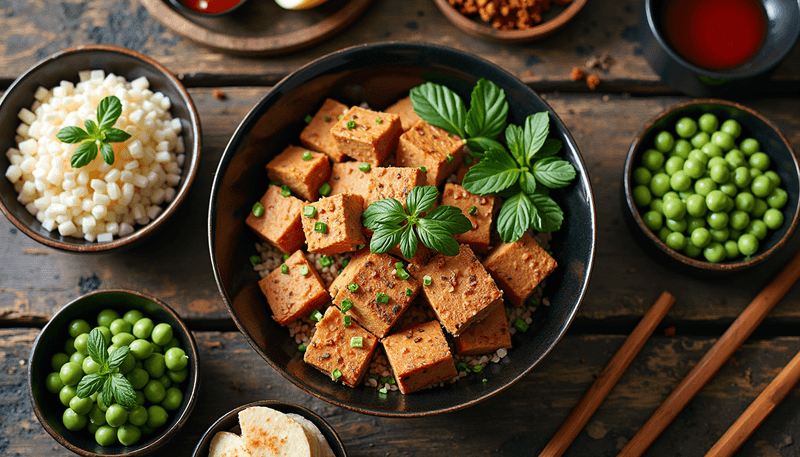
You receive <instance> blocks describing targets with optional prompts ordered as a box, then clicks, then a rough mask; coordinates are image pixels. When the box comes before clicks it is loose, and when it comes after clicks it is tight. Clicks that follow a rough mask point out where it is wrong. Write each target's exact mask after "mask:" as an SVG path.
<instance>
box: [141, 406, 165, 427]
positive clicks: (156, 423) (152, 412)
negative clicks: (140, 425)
mask: <svg viewBox="0 0 800 457" xmlns="http://www.w3.org/2000/svg"><path fill="white" fill-rule="evenodd" d="M166 423H167V411H166V410H165V409H164V408H163V407H161V406H159V405H153V406H150V407H149V408H147V424H146V425H147V426H148V427H150V428H152V429H157V428H158V427H161V426H162V425H164V424H166Z"/></svg>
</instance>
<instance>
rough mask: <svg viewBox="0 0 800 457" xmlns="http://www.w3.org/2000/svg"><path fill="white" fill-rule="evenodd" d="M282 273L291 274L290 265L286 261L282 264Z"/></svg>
mask: <svg viewBox="0 0 800 457" xmlns="http://www.w3.org/2000/svg"><path fill="white" fill-rule="evenodd" d="M281 273H283V274H285V275H288V274H289V265H286V264H285V263H284V264H283V265H281Z"/></svg>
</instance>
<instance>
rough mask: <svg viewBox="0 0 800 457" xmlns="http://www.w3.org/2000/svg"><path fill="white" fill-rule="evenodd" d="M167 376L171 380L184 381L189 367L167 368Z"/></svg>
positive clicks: (175, 381)
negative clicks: (179, 368)
mask: <svg viewBox="0 0 800 457" xmlns="http://www.w3.org/2000/svg"><path fill="white" fill-rule="evenodd" d="M167 376H169V379H170V380H171V381H172V382H174V383H176V384H178V383H181V382H183V381H185V380H186V378H187V377H188V376H189V369H188V368H183V369H181V370H167Z"/></svg>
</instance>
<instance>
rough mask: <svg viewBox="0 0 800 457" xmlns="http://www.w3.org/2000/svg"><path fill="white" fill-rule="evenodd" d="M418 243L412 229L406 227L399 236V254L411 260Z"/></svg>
mask: <svg viewBox="0 0 800 457" xmlns="http://www.w3.org/2000/svg"><path fill="white" fill-rule="evenodd" d="M418 243H419V240H418V239H417V235H416V234H414V228H413V227H408V228H407V229H406V230H405V231H403V233H402V235H400V252H402V253H403V256H404V257H405V258H406V259H411V258H412V257H414V254H416V253H417V244H418Z"/></svg>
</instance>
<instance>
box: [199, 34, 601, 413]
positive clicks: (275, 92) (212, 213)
mask: <svg viewBox="0 0 800 457" xmlns="http://www.w3.org/2000/svg"><path fill="white" fill-rule="evenodd" d="M398 49H400V50H404V51H422V52H424V51H426V50H427V51H430V50H431V49H433V50H436V51H439V52H447V53H451V54H453V55H456V56H458V57H459V58H461V59H462V60H466V61H472V62H480V63H481V64H482V65H488V66H491V67H492V68H493V69H495V70H496V71H498V72H499V73H502V74H504V75H505V76H506V77H507V78H511V79H513V80H514V81H517V82H519V84H520V85H521V86H524V87H525V88H527V90H529V91H530V92H531V93H532V94H533V95H534V96H536V97H537V98H538V99H539V100H540V101H541V102H542V103H543V104H544V105H545V106H546V107H547V108H549V114H550V115H552V116H555V117H556V118H557V119H558V121H559V122H560V123H561V124H562V125H563V121H561V119H560V118H559V117H558V115H557V114H556V113H555V111H554V110H553V109H552V107H550V105H549V104H548V103H547V102H546V101H545V100H544V99H542V98H541V97H540V96H539V95H538V94H537V93H536V92H535V91H534V90H533V89H531V88H530V87H528V86H527V85H526V84H525V83H523V82H522V81H521V80H519V78H517V77H516V76H514V75H513V74H511V73H510V72H508V71H507V70H505V69H503V68H502V67H500V66H499V65H497V64H494V63H492V62H490V61H488V60H486V59H483V58H481V57H478V56H475V55H474V54H470V53H468V52H465V51H461V50H459V49H455V48H451V47H447V46H442V45H436V44H430V43H415V42H402V41H386V42H377V43H367V44H359V45H355V46H351V47H348V48H344V49H341V50H338V51H334V52H332V53H330V54H327V55H324V56H322V57H320V58H318V59H315V60H313V61H311V62H309V63H307V64H306V65H304V66H303V67H301V68H299V69H297V70H296V71H294V72H292V73H291V74H289V75H287V76H286V77H284V78H283V79H282V80H281V81H280V82H278V83H277V84H276V85H275V86H274V87H273V88H272V90H270V92H269V93H268V94H267V95H265V96H264V97H263V98H262V99H261V100H260V101H259V102H258V103H256V105H255V106H254V107H253V108H252V109H251V110H250V111H249V112H248V114H247V115H246V116H245V117H244V119H242V121H241V123H240V124H239V126H238V127H237V128H236V130H235V131H234V133H233V135H232V136H231V139H230V140H229V142H228V144H227V145H226V147H225V150H224V151H223V153H222V156H221V157H220V161H219V164H218V165H217V169H216V171H215V177H214V182H213V184H212V187H211V193H210V196H209V210H208V240H209V254H210V258H211V264H212V269H213V272H214V280H215V281H216V283H217V289H218V290H219V293H220V296H221V297H222V300H223V302H224V303H225V306H226V307H227V309H228V312H229V314H230V315H231V318H232V319H233V321H234V323H235V324H236V327H237V328H238V329H239V331H240V332H241V333H242V335H243V336H244V338H245V339H246V340H247V342H248V343H249V344H250V346H251V347H252V348H253V350H255V351H256V353H257V354H259V355H260V356H261V358H262V359H264V361H266V362H267V364H269V366H270V367H272V369H274V370H275V371H277V372H278V373H280V374H281V375H282V376H283V377H284V378H286V379H288V380H289V381H290V382H291V383H292V384H294V385H295V386H297V387H299V388H300V389H301V390H303V391H304V392H306V393H309V394H311V395H314V396H315V397H317V398H320V399H322V400H325V401H326V402H328V403H331V404H333V405H336V406H339V407H342V408H346V409H349V410H352V411H356V412H360V413H365V414H371V415H376V416H382V417H424V416H432V415H435V414H440V413H443V412H452V411H456V410H459V409H464V408H467V407H469V406H472V405H475V404H477V403H480V402H482V401H484V400H486V399H488V398H490V397H493V396H495V395H497V394H499V393H500V392H502V391H504V390H506V389H507V388H509V387H511V386H512V385H513V384H515V383H517V382H518V381H519V380H520V379H521V378H523V377H524V376H525V375H527V374H528V373H530V371H531V370H533V368H534V367H535V366H536V365H538V364H539V362H541V360H542V359H543V358H544V357H546V356H547V355H548V354H549V353H550V352H551V351H552V349H553V348H554V347H555V346H556V344H558V342H559V341H560V340H561V338H563V336H564V335H565V334H566V332H567V329H568V328H569V326H570V325H571V323H572V321H573V320H574V318H575V315H576V314H577V312H578V309H579V308H580V305H581V303H582V302H583V299H584V297H585V295H586V290H587V289H588V285H589V281H590V279H591V273H592V269H593V266H594V257H595V253H596V250H597V249H596V244H597V212H596V208H595V204H594V192H593V190H592V185H591V179H590V178H589V172H588V168H587V167H586V163H585V160H584V158H583V156H582V154H581V153H580V148H579V147H578V143H577V142H576V141H575V139H574V138H573V137H572V134H571V133H570V132H569V129H567V128H566V126H564V134H565V136H566V137H567V139H568V140H569V141H571V143H572V145H573V146H574V148H575V150H576V152H577V154H576V159H577V161H578V162H579V164H580V166H581V168H582V169H583V170H586V173H585V174H580V173H578V179H579V182H580V183H581V186H582V187H585V188H587V189H588V190H589V192H588V194H587V195H585V196H584V198H585V201H586V203H587V204H588V206H589V208H590V210H589V213H590V216H591V228H592V230H591V240H590V243H589V244H590V246H591V252H590V253H589V258H588V261H587V263H586V266H585V270H586V275H585V276H584V278H583V280H582V282H581V285H580V290H579V293H578V297H577V300H576V304H575V306H574V307H573V308H571V309H570V312H569V313H568V316H567V318H566V322H565V324H564V326H563V327H562V328H561V329H560V330H559V333H558V335H557V336H556V338H554V339H553V340H552V341H551V342H550V344H548V345H547V347H546V349H545V350H544V351H543V353H542V354H541V356H540V357H539V358H538V359H537V360H536V361H535V362H534V363H532V364H531V365H530V366H528V367H526V368H525V369H524V370H522V372H521V373H519V374H518V375H517V376H514V377H513V378H511V379H510V380H509V381H508V382H507V383H505V384H504V385H502V386H500V387H499V388H496V389H494V390H492V391H490V392H488V393H484V394H482V395H478V396H476V397H475V398H472V399H470V400H469V401H466V402H463V403H460V404H458V405H455V406H449V407H443V408H438V409H431V410H427V411H422V412H417V411H414V412H405V411H394V410H391V411H390V410H383V409H377V408H370V407H364V406H355V405H352V404H350V403H349V402H347V401H342V400H340V399H337V398H335V397H334V396H331V395H327V394H325V393H323V392H319V391H317V390H316V389H313V388H311V387H310V386H309V385H306V384H303V383H302V382H301V381H300V380H299V379H297V378H295V377H294V376H291V375H289V374H288V373H287V372H286V371H285V370H283V369H282V368H281V367H279V366H277V364H276V363H275V362H273V361H272V360H271V359H270V358H269V357H267V356H266V354H265V353H264V351H262V350H261V348H260V347H259V346H258V344H257V343H256V341H255V339H254V338H253V337H252V336H251V335H250V334H249V333H247V331H246V330H245V327H244V325H243V324H242V322H241V320H240V319H239V317H237V316H236V314H235V313H234V310H233V306H232V303H231V300H230V298H229V296H228V294H227V292H226V291H225V288H224V286H223V284H222V279H221V277H220V273H219V271H220V269H219V265H218V263H217V260H216V258H215V256H214V251H215V239H214V230H213V226H214V220H215V218H216V207H215V205H214V204H213V201H214V200H215V199H216V197H217V195H218V194H219V190H220V189H219V186H220V177H221V176H222V175H223V174H224V173H223V170H222V169H223V166H224V165H226V164H227V162H228V160H227V158H228V157H229V156H230V155H232V154H233V153H234V150H235V149H236V148H237V147H238V145H239V143H241V139H240V137H241V135H242V132H243V131H244V130H245V129H247V128H249V126H250V124H252V123H253V122H254V121H255V118H256V116H257V113H259V114H258V116H261V115H262V114H260V111H261V110H262V109H263V107H264V106H265V105H267V104H268V103H271V102H273V99H274V98H275V97H278V98H280V95H279V94H280V93H281V92H282V89H283V88H284V86H290V84H292V80H293V79H295V78H298V77H300V78H305V77H306V76H307V75H305V73H316V72H317V70H316V69H314V68H312V67H317V66H318V65H320V64H323V63H326V62H328V61H331V60H335V59H338V58H340V57H341V56H343V55H348V54H358V53H360V52H363V51H371V52H376V51H381V50H389V51H390V50H398Z"/></svg>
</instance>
